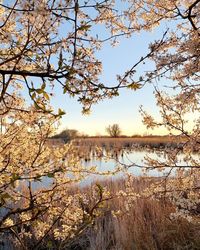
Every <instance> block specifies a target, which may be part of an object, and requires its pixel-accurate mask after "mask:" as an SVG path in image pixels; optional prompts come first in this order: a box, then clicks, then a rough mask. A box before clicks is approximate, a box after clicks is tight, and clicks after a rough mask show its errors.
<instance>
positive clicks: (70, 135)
mask: <svg viewBox="0 0 200 250" xmlns="http://www.w3.org/2000/svg"><path fill="white" fill-rule="evenodd" d="M79 136H80V133H79V132H78V130H76V129H64V130H63V131H61V132H60V133H59V134H56V135H54V136H53V137H52V138H53V139H62V140H63V141H64V142H65V143H67V142H69V141H71V140H73V139H75V138H77V137H79Z"/></svg>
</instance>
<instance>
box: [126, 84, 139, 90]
mask: <svg viewBox="0 0 200 250" xmlns="http://www.w3.org/2000/svg"><path fill="white" fill-rule="evenodd" d="M141 86H142V84H140V83H136V82H133V83H131V84H129V85H128V86H127V88H129V89H133V90H137V89H140V88H141Z"/></svg>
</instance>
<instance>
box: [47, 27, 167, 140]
mask: <svg viewBox="0 0 200 250" xmlns="http://www.w3.org/2000/svg"><path fill="white" fill-rule="evenodd" d="M164 30H165V27H160V28H158V29H156V30H155V31H153V32H143V33H142V34H140V35H138V34H134V35H133V36H132V37H131V38H129V39H127V38H121V39H120V43H119V45H118V46H117V47H112V46H111V45H110V43H109V42H107V43H106V44H104V46H103V48H102V50H101V51H99V52H98V54H97V57H98V58H99V59H100V60H102V62H103V73H102V75H101V79H102V81H103V82H104V83H106V84H108V85H115V84H116V83H117V81H116V74H123V73H124V72H125V71H126V70H127V69H129V68H131V66H132V65H133V64H134V63H135V62H137V61H138V60H139V59H140V58H141V56H144V55H145V54H146V52H147V51H148V44H149V42H150V41H154V40H155V39H159V38H161V37H162V34H163V32H164ZM142 67H143V70H145V71H148V70H149V69H150V68H152V64H151V63H147V64H145V65H142ZM140 73H141V69H138V72H137V74H140ZM160 84H162V83H160ZM59 91H60V90H57V91H55V97H54V100H53V102H52V104H53V106H54V107H55V108H56V109H57V108H59V107H62V109H64V110H65V112H66V115H65V116H63V118H62V121H61V126H60V128H59V130H63V129H65V128H68V129H77V130H78V131H80V132H81V133H85V134H88V135H104V134H106V131H105V128H106V127H107V126H108V125H110V124H114V123H117V124H119V126H120V128H121V130H122V134H124V135H129V136H131V135H134V134H141V135H143V134H166V133H167V132H166V131H165V130H161V129H159V130H158V129H157V130H155V131H154V130H147V129H146V127H145V126H144V125H143V124H142V118H141V115H140V114H139V107H140V105H143V107H144V109H145V110H146V111H148V112H149V113H151V114H153V115H154V116H155V117H158V115H159V112H158V108H157V107H156V100H155V98H154V95H153V86H152V85H151V84H149V85H146V86H144V87H143V88H142V89H139V90H137V91H134V90H130V89H122V90H121V91H120V95H119V96H118V97H114V98H113V99H108V100H104V101H101V102H99V103H98V104H96V105H93V107H92V112H91V114H90V115H82V113H81V110H82V107H81V105H80V104H79V103H78V102H77V101H76V99H74V98H70V97H67V96H64V95H61V94H60V92H59Z"/></svg>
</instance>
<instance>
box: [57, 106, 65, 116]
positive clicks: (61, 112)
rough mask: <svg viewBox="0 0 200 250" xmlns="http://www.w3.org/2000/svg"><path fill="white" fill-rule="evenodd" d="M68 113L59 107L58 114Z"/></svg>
mask: <svg viewBox="0 0 200 250" xmlns="http://www.w3.org/2000/svg"><path fill="white" fill-rule="evenodd" d="M65 114H66V113H65V111H64V110H62V109H60V108H59V109H58V116H62V115H65Z"/></svg>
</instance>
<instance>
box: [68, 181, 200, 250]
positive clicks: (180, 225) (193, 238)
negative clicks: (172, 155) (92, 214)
mask: <svg viewBox="0 0 200 250" xmlns="http://www.w3.org/2000/svg"><path fill="white" fill-rule="evenodd" d="M101 185H102V186H104V187H107V189H108V190H110V191H111V193H115V192H117V191H118V190H120V189H122V190H123V189H124V188H125V182H124V180H123V179H121V180H115V181H107V182H101ZM133 185H134V186H135V187H134V189H136V190H141V189H143V188H144V187H146V186H148V185H149V179H145V178H144V179H142V178H139V179H137V180H135V182H134V184H133ZM83 191H84V192H87V193H90V191H91V190H90V188H89V187H86V188H85V189H84V190H83ZM112 210H114V211H116V210H121V213H120V215H118V216H117V217H113V215H112V212H111V211H112ZM173 211H174V207H173V206H172V205H171V204H170V203H169V202H167V201H166V200H153V199H142V198H138V199H137V200H136V201H134V202H133V203H132V206H131V207H130V209H129V210H128V211H127V210H126V209H125V202H124V198H118V199H113V200H111V201H110V202H107V203H105V204H104V207H103V208H101V213H102V215H101V216H100V217H98V218H97V219H96V220H95V221H94V224H93V225H92V226H91V227H90V228H88V229H87V230H86V231H85V232H84V233H83V234H82V235H81V236H79V237H78V238H75V239H74V240H73V241H72V242H71V244H70V245H69V248H68V249H74V250H75V249H79V250H83V249H84V250H105V249H107V250H158V249H159V250H160V249H163V250H169V249H171V250H172V249H174V250H175V249H176V250H177V249H180V250H182V249H188V250H189V249H200V226H199V225H194V224H192V223H189V222H188V221H186V220H185V219H180V218H178V219H171V218H170V214H171V213H172V212H173Z"/></svg>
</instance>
